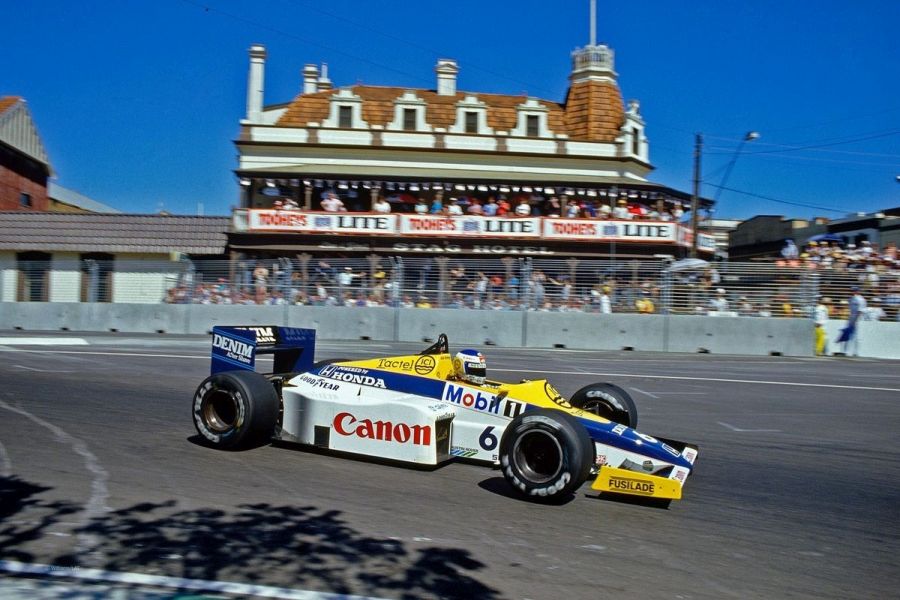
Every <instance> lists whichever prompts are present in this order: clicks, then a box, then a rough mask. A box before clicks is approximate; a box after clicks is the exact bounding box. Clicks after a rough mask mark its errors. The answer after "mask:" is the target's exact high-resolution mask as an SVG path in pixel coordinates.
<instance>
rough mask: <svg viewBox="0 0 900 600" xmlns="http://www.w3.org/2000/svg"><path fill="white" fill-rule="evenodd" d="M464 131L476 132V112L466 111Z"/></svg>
mask: <svg viewBox="0 0 900 600" xmlns="http://www.w3.org/2000/svg"><path fill="white" fill-rule="evenodd" d="M466 133H478V113H477V112H475V111H466Z"/></svg>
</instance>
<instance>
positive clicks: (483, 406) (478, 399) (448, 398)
mask: <svg viewBox="0 0 900 600" xmlns="http://www.w3.org/2000/svg"><path fill="white" fill-rule="evenodd" d="M441 400H443V401H444V402H450V403H451V404H458V405H460V406H464V407H466V408H471V409H473V410H477V411H481V412H486V413H492V414H495V415H496V414H499V412H500V402H499V401H498V400H497V397H496V396H493V395H487V396H485V395H482V393H481V392H480V391H478V390H472V389H469V388H466V387H462V386H459V385H453V384H452V383H448V384H447V385H446V386H445V387H444V395H443V396H441Z"/></svg>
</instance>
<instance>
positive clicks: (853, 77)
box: [0, 0, 900, 218]
mask: <svg viewBox="0 0 900 600" xmlns="http://www.w3.org/2000/svg"><path fill="white" fill-rule="evenodd" d="M3 4H4V5H5V7H4V11H3V12H4V14H5V17H6V18H7V19H6V20H7V22H6V23H5V26H4V28H3V35H2V36H0V57H2V59H0V95H8V94H13V95H21V96H24V97H25V98H26V99H27V101H28V104H29V107H30V109H31V111H32V113H33V115H34V118H35V120H36V122H37V125H38V129H39V131H40V134H41V136H42V138H43V140H44V142H45V144H46V146H47V150H48V152H49V154H50V158H51V161H52V164H53V167H54V169H55V171H56V173H57V176H58V182H59V183H60V184H61V185H63V186H66V187H69V188H72V189H75V190H77V191H79V192H81V193H83V194H86V195H88V196H90V197H92V198H94V199H96V200H98V201H101V202H104V203H107V204H109V205H112V206H115V207H116V208H119V209H121V210H124V211H127V212H142V213H146V212H156V211H157V210H159V208H160V207H161V206H162V207H164V208H165V209H166V210H168V211H170V212H175V213H183V214H196V213H197V210H198V204H200V203H202V205H203V210H204V212H205V214H227V213H228V211H229V210H230V208H231V206H232V205H234V204H235V202H236V200H237V188H238V185H237V182H236V180H235V178H234V175H233V173H232V170H233V169H234V168H235V167H236V166H237V160H236V150H235V147H234V145H233V144H232V140H233V139H234V138H235V136H236V135H237V132H238V121H239V119H240V118H241V117H242V116H243V113H244V111H245V102H246V79H247V67H248V58H247V48H248V47H249V46H250V44H252V43H262V44H264V45H265V46H266V47H267V49H268V53H269V58H268V60H267V63H266V96H265V102H266V104H274V103H279V102H285V101H288V100H290V99H291V98H293V97H294V96H295V95H296V94H297V93H298V92H299V90H300V85H301V78H300V71H301V69H302V68H303V65H304V64H305V63H308V62H314V63H321V62H327V63H328V64H329V75H330V77H331V79H332V81H334V83H335V85H338V86H340V85H351V84H355V83H357V82H361V83H367V84H374V85H396V86H406V87H419V88H433V87H434V85H435V79H434V71H433V69H434V64H435V62H436V59H437V58H438V57H450V58H456V59H457V60H458V61H459V64H460V69H461V71H460V75H459V88H460V89H461V90H469V91H480V92H495V93H510V94H520V93H523V92H524V93H528V94H529V95H533V96H538V97H541V98H546V99H549V100H554V101H561V100H562V99H563V98H564V95H565V92H566V87H567V76H568V74H569V71H570V57H569V55H570V52H571V51H572V50H573V49H574V48H575V47H577V46H581V45H584V44H585V43H586V42H587V41H588V35H589V30H588V11H589V3H588V0H557V1H555V2H547V1H539V0H519V1H516V2H513V1H511V0H493V1H485V0H454V1H452V2H447V1H446V0H392V1H390V2H386V1H382V2H371V1H369V2H362V1H359V0H330V1H329V2H322V1H316V0H256V1H254V2H249V1H243V2H241V1H237V0H155V1H151V0H116V1H105V0H96V1H91V0H88V1H86V2H71V1H66V0H56V1H51V0H30V1H28V2H15V1H13V0H6V1H5V2H4V3H3ZM898 23H900V1H898V0H857V1H856V2H853V3H850V2H846V1H836V0H819V1H815V2H814V1H812V0H804V1H800V0H794V1H785V0H779V1H775V0H742V1H737V0H716V1H713V0H705V1H704V0H698V1H695V2H672V1H671V0H668V1H667V0H647V1H644V2H615V3H614V2H609V1H607V0H598V39H599V41H601V42H603V43H607V44H609V45H610V46H611V47H612V48H613V49H614V50H615V52H616V70H617V71H618V73H619V86H620V88H621V90H622V94H623V97H624V98H625V99H626V100H628V99H631V98H636V99H639V100H640V101H641V111H642V113H643V116H644V119H645V120H646V122H647V135H648V137H649V139H650V144H651V146H650V152H651V161H652V163H653V164H654V166H655V167H656V170H655V171H654V172H653V173H652V174H651V175H650V178H651V179H652V180H653V181H655V182H659V183H662V184H664V185H668V186H671V187H675V188H678V189H681V190H685V191H690V189H691V170H692V150H693V141H694V133H695V132H698V131H700V132H703V133H704V134H705V152H704V156H703V171H704V179H705V181H706V182H707V183H708V184H709V185H705V186H704V188H703V193H704V195H705V196H707V197H714V196H715V195H716V188H715V187H713V186H720V185H722V184H723V177H724V175H725V171H726V170H727V165H728V163H729V161H730V160H731V159H732V158H733V157H734V152H735V149H736V148H737V146H738V144H739V142H740V139H741V138H742V137H743V135H744V134H745V133H746V132H747V131H750V130H755V131H758V132H760V134H761V137H760V138H759V139H758V140H756V141H754V142H751V143H748V144H746V145H744V146H743V150H742V153H741V155H740V156H739V157H738V160H737V161H736V163H735V165H734V167H733V169H732V171H731V174H730V177H729V178H728V181H727V182H726V186H727V187H728V188H732V189H734V190H740V191H741V192H747V193H749V194H753V195H747V194H741V193H737V192H733V191H723V192H721V194H720V196H719V204H718V208H717V211H716V216H717V217H722V218H747V217H750V216H753V215H755V214H783V215H786V216H792V217H811V216H814V215H823V216H829V217H832V218H834V217H838V216H840V215H841V214H845V213H849V212H856V211H866V212H872V211H877V210H880V209H884V208H889V207H893V206H900V182H898V181H897V180H896V177H897V176H898V175H900V35H898V34H897V24H898ZM807 146H814V147H810V148H804V149H798V147H807ZM764 198H771V199H776V200H781V201H786V202H791V203H795V204H787V203H784V202H775V201H772V200H767V199H764ZM798 205H800V206H798ZM826 209H832V210H826Z"/></svg>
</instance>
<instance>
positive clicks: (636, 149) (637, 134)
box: [631, 129, 641, 156]
mask: <svg viewBox="0 0 900 600" xmlns="http://www.w3.org/2000/svg"><path fill="white" fill-rule="evenodd" d="M631 153H632V154H634V155H635V156H638V155H640V153H641V130H640V129H635V130H634V131H632V132H631Z"/></svg>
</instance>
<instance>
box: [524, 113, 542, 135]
mask: <svg viewBox="0 0 900 600" xmlns="http://www.w3.org/2000/svg"><path fill="white" fill-rule="evenodd" d="M525 135H527V136H528V137H537V136H538V135H540V117H539V116H537V115H527V116H526V117H525Z"/></svg>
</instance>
